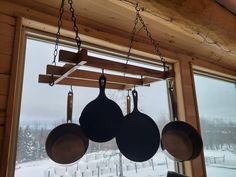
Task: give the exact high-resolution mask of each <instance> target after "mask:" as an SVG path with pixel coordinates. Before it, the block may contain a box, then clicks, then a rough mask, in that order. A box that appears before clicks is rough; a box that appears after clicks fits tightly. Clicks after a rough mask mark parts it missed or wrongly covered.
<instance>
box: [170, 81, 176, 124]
mask: <svg viewBox="0 0 236 177" xmlns="http://www.w3.org/2000/svg"><path fill="white" fill-rule="evenodd" d="M168 82H169V83H168V89H169V94H170V101H171V106H172V112H173V118H174V120H178V112H177V101H176V94H175V88H174V84H173V83H174V81H173V80H169V81H168Z"/></svg>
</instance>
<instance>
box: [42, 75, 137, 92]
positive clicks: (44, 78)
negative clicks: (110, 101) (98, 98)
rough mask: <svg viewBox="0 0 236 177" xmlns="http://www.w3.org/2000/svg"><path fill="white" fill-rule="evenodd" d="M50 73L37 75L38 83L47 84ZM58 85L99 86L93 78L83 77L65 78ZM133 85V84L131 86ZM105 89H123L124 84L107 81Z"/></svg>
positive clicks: (49, 79)
mask: <svg viewBox="0 0 236 177" xmlns="http://www.w3.org/2000/svg"><path fill="white" fill-rule="evenodd" d="M54 78H55V79H57V78H59V77H58V76H54ZM51 79H52V78H51V75H39V83H45V84H48V83H49V82H50V81H51ZM58 84H59V85H74V86H80V87H92V88H99V83H98V81H94V80H84V79H75V78H65V79H63V80H62V81H60V82H59V83H58ZM131 87H133V85H132V86H131ZM106 88H107V89H117V90H123V89H124V88H125V85H124V84H123V85H122V84H115V83H109V82H108V83H107V84H106Z"/></svg>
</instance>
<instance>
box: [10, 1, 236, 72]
mask: <svg viewBox="0 0 236 177" xmlns="http://www.w3.org/2000/svg"><path fill="white" fill-rule="evenodd" d="M8 1H13V2H14V3H16V4H20V5H23V6H26V7H29V8H32V9H35V10H39V11H45V12H47V13H49V14H51V15H54V16H57V15H58V7H59V6H60V0H50V1H45V0H21V1H19V0H8ZM138 2H139V4H140V6H142V7H144V8H145V11H144V12H141V15H142V16H143V18H144V20H145V22H146V23H147V24H148V28H149V29H150V31H151V33H152V35H153V37H154V38H155V39H156V40H157V41H158V42H159V43H160V45H161V47H163V48H165V49H167V50H171V51H174V52H180V53H183V54H187V55H190V56H192V57H197V58H201V59H203V60H207V61H210V62H212V63H216V64H219V65H224V66H225V67H226V68H230V69H233V70H236V32H235V31H236V16H235V15H234V14H232V13H230V12H229V11H228V10H227V9H225V8H223V7H222V6H220V5H219V4H218V3H217V2H216V1H212V0H198V1H193V0H139V1H138ZM135 3H136V1H134V0H74V4H75V8H76V14H77V15H79V18H78V20H79V23H81V24H83V25H86V26H88V27H91V28H97V29H100V30H102V31H106V32H109V33H112V34H116V35H120V36H124V37H126V38H129V36H130V32H131V30H132V27H133V24H134V17H135V12H134V5H135ZM68 17H69V16H68ZM140 27H141V24H139V26H138V28H140ZM138 36H139V37H140V38H142V39H143V41H144V42H147V43H148V40H147V38H146V34H145V32H144V31H143V30H140V31H139V33H138ZM113 42H115V39H114V41H113ZM127 45H128V43H127ZM134 48H135V44H134Z"/></svg>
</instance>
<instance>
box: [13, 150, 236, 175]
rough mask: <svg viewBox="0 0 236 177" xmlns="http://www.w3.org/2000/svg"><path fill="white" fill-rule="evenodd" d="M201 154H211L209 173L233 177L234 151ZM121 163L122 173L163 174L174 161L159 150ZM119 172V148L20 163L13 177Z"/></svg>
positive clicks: (234, 165)
mask: <svg viewBox="0 0 236 177" xmlns="http://www.w3.org/2000/svg"><path fill="white" fill-rule="evenodd" d="M204 154H205V157H206V158H211V160H210V161H209V159H208V161H206V169H207V176H208V177H236V154H233V153H232V152H229V151H209V150H205V151H204ZM214 158H216V159H214ZM212 159H213V160H212ZM122 163H123V174H124V176H125V177H166V173H167V171H168V170H170V171H173V170H174V163H173V161H171V160H170V159H169V158H167V157H166V156H165V155H164V154H163V153H161V152H158V153H157V154H156V155H155V156H154V157H153V158H152V160H149V161H146V162H143V163H135V162H132V161H130V160H128V159H126V158H125V157H122ZM98 173H99V174H98ZM118 174H119V154H118V151H101V152H96V153H90V154H86V155H85V156H84V157H83V158H82V159H80V160H79V161H78V162H76V163H74V164H71V165H66V166H61V165H58V164H56V163H54V162H53V161H51V160H49V159H45V160H38V161H33V162H27V163H21V164H17V165H16V170H15V177H98V176H99V177H116V176H117V175H118Z"/></svg>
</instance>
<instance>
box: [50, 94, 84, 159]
mask: <svg viewBox="0 0 236 177" xmlns="http://www.w3.org/2000/svg"><path fill="white" fill-rule="evenodd" d="M72 107H73V93H72V92H69V93H68V98H67V123H65V124H62V125H59V126H57V127H56V128H54V129H53V130H52V131H51V132H50V133H49V135H48V137H47V139H46V152H47V154H48V156H49V157H50V159H52V160H53V161H54V162H56V163H59V164H70V163H74V162H75V161H77V160H79V159H80V158H81V157H82V156H83V155H84V154H85V153H86V150H87V148H88V143H89V142H88V139H87V138H86V136H85V135H84V134H83V132H82V129H81V128H80V126H79V125H77V124H74V123H71V120H72Z"/></svg>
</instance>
